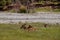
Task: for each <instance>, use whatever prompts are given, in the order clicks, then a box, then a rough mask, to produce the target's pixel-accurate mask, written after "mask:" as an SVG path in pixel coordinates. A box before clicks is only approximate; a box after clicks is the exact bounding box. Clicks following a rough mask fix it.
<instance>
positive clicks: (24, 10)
mask: <svg viewBox="0 0 60 40" xmlns="http://www.w3.org/2000/svg"><path fill="white" fill-rule="evenodd" d="M19 13H27V10H26V7H25V6H21V7H20V9H19Z"/></svg>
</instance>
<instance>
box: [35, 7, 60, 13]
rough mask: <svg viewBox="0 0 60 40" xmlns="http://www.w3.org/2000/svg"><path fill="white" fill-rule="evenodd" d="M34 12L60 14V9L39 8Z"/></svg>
mask: <svg viewBox="0 0 60 40" xmlns="http://www.w3.org/2000/svg"><path fill="white" fill-rule="evenodd" d="M35 11H36V12H60V9H52V8H49V7H41V8H36V9H35Z"/></svg>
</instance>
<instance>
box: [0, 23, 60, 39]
mask: <svg viewBox="0 0 60 40" xmlns="http://www.w3.org/2000/svg"><path fill="white" fill-rule="evenodd" d="M21 24H23V23H20V24H0V40H60V25H59V24H56V25H55V24H48V27H47V28H45V27H43V24H44V23H26V24H27V25H29V24H30V25H32V26H33V27H36V28H37V31H33V32H28V31H26V30H21V29H20V27H21Z"/></svg>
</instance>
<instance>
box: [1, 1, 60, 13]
mask: <svg viewBox="0 0 60 40" xmlns="http://www.w3.org/2000/svg"><path fill="white" fill-rule="evenodd" d="M11 4H13V5H12V6H11ZM15 4H17V5H15ZM18 4H19V5H20V6H21V5H23V6H24V7H25V6H26V7H25V8H27V7H28V8H27V10H26V9H25V8H24V9H22V7H19V6H18ZM31 4H33V6H34V5H36V4H41V5H39V7H40V6H42V5H47V6H48V5H50V4H53V5H57V7H56V6H53V5H51V6H52V9H50V8H49V9H50V10H53V9H54V10H53V11H55V12H59V11H60V6H59V5H60V0H34V1H33V0H29V1H28V0H13V1H12V0H0V11H4V8H5V9H7V10H12V8H13V11H14V7H16V9H19V12H20V13H26V11H29V12H30V10H32V8H33V6H32V5H31ZM9 5H10V9H9ZM14 5H15V6H14ZM17 7H19V8H17ZM45 7H46V6H44V7H43V8H44V9H45ZM48 7H50V6H48ZM48 7H47V8H48ZM58 7H59V8H58ZM34 8H36V6H35V7H34ZM55 8H56V9H59V10H57V11H56V10H55ZM36 9H38V8H36ZM40 9H42V8H40ZM49 9H47V10H49ZM33 10H34V9H33ZM33 10H32V11H33ZM47 10H46V11H47ZM50 10H49V11H50ZM5 11H6V10H5ZM16 11H17V10H16ZM42 11H44V10H43V9H42Z"/></svg>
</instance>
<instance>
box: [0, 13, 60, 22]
mask: <svg viewBox="0 0 60 40" xmlns="http://www.w3.org/2000/svg"><path fill="white" fill-rule="evenodd" d="M17 22H44V23H60V14H52V13H48V12H47V13H35V14H24V13H22V14H19V13H3V12H1V13H0V23H17Z"/></svg>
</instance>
